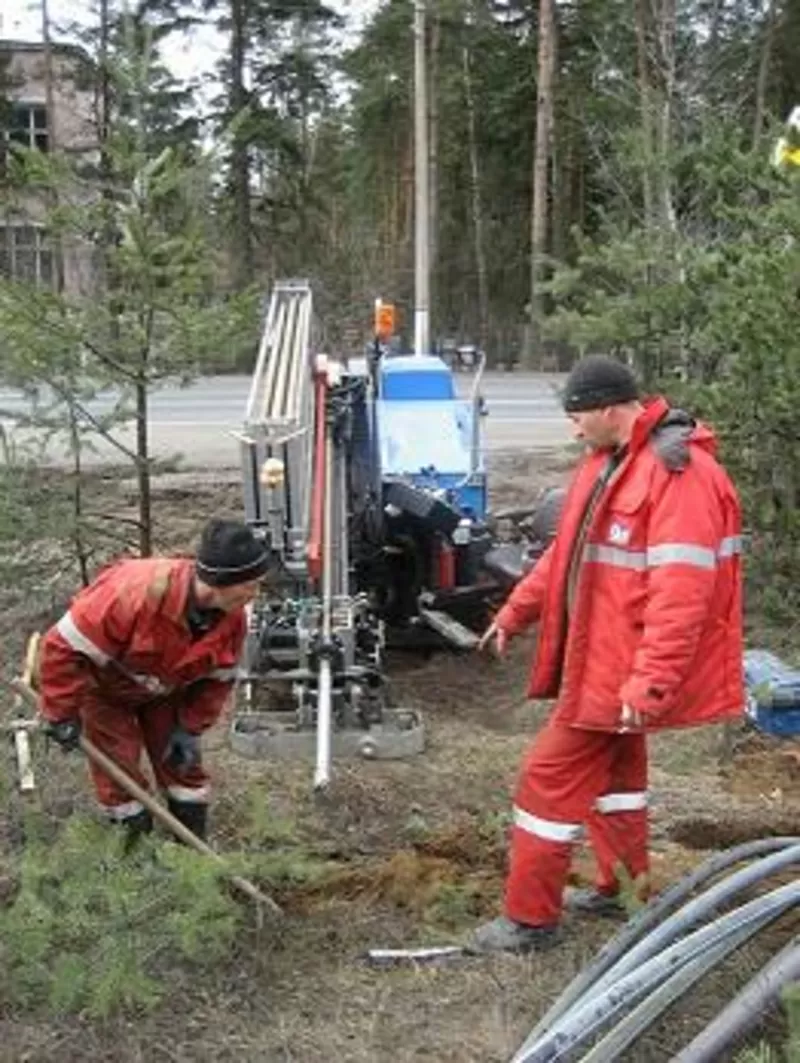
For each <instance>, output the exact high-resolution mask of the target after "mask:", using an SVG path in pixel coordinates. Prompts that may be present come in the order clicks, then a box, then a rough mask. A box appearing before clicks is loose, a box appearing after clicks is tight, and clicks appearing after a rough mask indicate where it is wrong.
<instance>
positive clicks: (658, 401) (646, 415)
mask: <svg viewBox="0 0 800 1063" xmlns="http://www.w3.org/2000/svg"><path fill="white" fill-rule="evenodd" d="M643 405H644V409H643V410H642V412H641V413H640V414H639V416H638V417H637V419H636V421H635V422H634V425H633V432H632V433H631V438H630V442H629V443H628V449H629V450H630V452H631V454H635V453H636V452H637V451H639V450H641V449H642V447H643V446H644V445H645V444H646V443H647V440H648V439H649V438H650V435H651V433H652V432H653V429H654V428H656V426H657V425H658V424H659V423H660V422H661V421H662V420H663V419H664V417H665V416H666V415H667V414H668V413H669V409H670V407H669V403H668V402H667V400H666V399H665V398H664V397H663V396H662V395H654V396H653V397H652V398H649V399H645V400H644V403H643Z"/></svg>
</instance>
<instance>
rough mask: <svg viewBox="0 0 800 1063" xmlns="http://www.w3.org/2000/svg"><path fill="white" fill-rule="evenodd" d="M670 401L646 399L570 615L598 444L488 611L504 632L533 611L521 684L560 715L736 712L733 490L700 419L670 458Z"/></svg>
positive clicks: (594, 521)
mask: <svg viewBox="0 0 800 1063" xmlns="http://www.w3.org/2000/svg"><path fill="white" fill-rule="evenodd" d="M667 411H668V407H667V404H666V402H665V401H664V400H663V399H654V400H652V401H651V402H649V403H648V404H647V405H646V406H645V409H644V412H643V413H642V415H641V416H640V418H639V419H638V421H637V422H636V425H635V428H634V432H633V436H632V438H631V440H630V444H629V447H628V451H627V453H626V455H625V457H624V458H623V459H622V461H621V464H620V465H619V468H618V469H617V471H616V472H615V473H614V475H613V476H612V477H611V479H610V482H609V485H608V486H607V487H606V489H605V491H604V492H603V493H602V495H601V496H600V499H599V501H598V504H597V506H596V508H595V510H594V513H593V516H592V518H591V521H590V523H589V526H588V530H587V532H586V536H585V540H584V547H583V550H582V556H581V557H580V559H579V560H578V559H576V560H577V563H578V568H577V572H576V576H575V578H574V579H573V597H572V602H571V603H570V610H569V612H568V609H567V584H568V578H569V572H570V559H571V557H572V554H573V548H574V545H575V540H576V538H577V537H578V535H579V532H580V526H581V520H582V517H583V515H584V513H585V511H586V506H587V502H588V500H589V498H590V496H591V493H592V488H593V486H594V484H595V483H596V481H597V478H598V476H599V475H600V474H601V472H602V470H603V468H604V467H605V465H606V462H607V461H608V457H609V454H608V452H595V453H592V454H590V455H589V456H588V457H587V458H586V459H585V460H584V461H583V462H582V464H581V465H580V466H579V468H578V470H577V472H576V474H575V477H574V479H573V481H572V483H571V485H570V488H569V490H568V493H567V497H566V499H565V502H564V508H563V511H562V514H561V519H560V523H559V527H558V532H557V535H556V538H555V540H554V542H553V543H552V544H551V546H550V547H549V549H548V550H547V551H546V552H545V554H544V555H543V556H542V557H541V558H540V560H539V562H538V563H537V565H536V566H535V567H534V568H533V569H532V570H531V572H529V573H528V574H527V575H526V576H525V577H523V579H522V580H520V582H519V583H518V584H517V586H516V587H515V588H514V590H513V591H512V592H511V595H510V596H509V598H508V599H507V601H506V602H505V604H504V605H503V608H502V609H501V610H500V612H499V613H498V616H497V623H498V625H499V626H500V627H502V628H504V629H505V630H506V631H507V632H508V633H509V634H516V633H519V632H521V631H523V630H524V629H525V628H526V627H528V626H529V625H530V624H532V623H535V622H536V621H541V625H540V631H539V639H538V645H537V651H536V656H535V659H534V663H533V670H532V674H531V679H530V686H529V691H528V692H529V694H530V696H531V697H538V698H547V697H555V696H556V695H557V698H558V700H557V704H556V709H555V716H554V718H555V719H556V720H557V721H559V722H561V723H564V724H571V725H574V726H576V727H584V728H589V729H599V730H616V729H618V727H619V722H620V711H621V707H622V705H623V704H627V705H630V706H631V707H632V708H634V709H635V710H637V711H638V712H639V713H641V714H642V716H643V718H644V721H645V726H646V727H647V728H664V727H686V726H694V725H699V724H705V723H710V722H713V721H717V720H723V719H727V718H732V717H737V716H740V715H741V713H742V711H743V706H744V691H743V672H742V592H741V564H740V561H741V556H740V555H741V516H740V507H739V501H738V497H737V494H736V491H735V489H734V487H733V485H732V484H731V481H730V480H729V478H728V476H727V474H726V473H725V471H724V469H723V468H722V467H721V466H720V465H719V464H717V462H716V460H715V458H714V453H715V449H716V448H715V441H714V438H713V436H712V434H711V432H710V431H709V430H708V429H707V428H704V427H702V426H698V427H695V428H694V429H693V430H692V434H691V436H690V438H689V444H688V446H689V456H690V460H689V464H688V466H687V467H686V468H685V469H684V470H683V471H670V469H669V468H667V466H666V465H665V464H664V462H663V461H662V460H661V458H660V457H659V455H658V453H657V452H656V451H655V449H654V447H653V445H652V440H651V432H652V431H653V430H654V428H656V426H657V425H658V422H659V421H661V420H662V418H663V417H664V415H665V414H666V413H667Z"/></svg>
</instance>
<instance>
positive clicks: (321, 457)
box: [308, 370, 328, 582]
mask: <svg viewBox="0 0 800 1063" xmlns="http://www.w3.org/2000/svg"><path fill="white" fill-rule="evenodd" d="M327 388H328V382H327V377H326V374H325V371H324V370H317V372H316V373H315V374H314V418H315V420H314V480H313V484H312V487H311V530H310V533H309V538H308V573H309V575H310V576H311V579H312V580H314V581H315V582H319V580H320V578H321V576H322V537H323V518H324V514H325V489H326V484H325V399H326V393H327Z"/></svg>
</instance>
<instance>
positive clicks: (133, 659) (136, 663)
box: [37, 520, 270, 843]
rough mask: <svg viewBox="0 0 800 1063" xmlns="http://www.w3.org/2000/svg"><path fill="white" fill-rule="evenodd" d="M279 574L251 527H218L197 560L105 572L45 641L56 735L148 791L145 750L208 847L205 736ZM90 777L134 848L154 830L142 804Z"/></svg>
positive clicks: (211, 528)
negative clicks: (264, 585)
mask: <svg viewBox="0 0 800 1063" xmlns="http://www.w3.org/2000/svg"><path fill="white" fill-rule="evenodd" d="M269 563H270V559H269V552H268V550H267V548H266V546H265V545H264V543H263V542H261V541H260V540H259V539H257V538H256V537H255V535H254V534H253V532H252V531H251V529H250V528H249V527H247V526H246V525H244V524H239V523H238V522H235V521H227V520H212V521H211V522H210V523H209V524H208V525H207V526H206V528H205V529H204V531H203V535H202V538H201V542H200V548H199V550H198V553H197V557H196V559H191V558H143V559H139V558H135V559H130V558H129V559H124V560H121V561H117V562H115V563H113V564H111V565H109V566H108V567H107V568H105V569H103V571H102V572H101V573H100V574H99V575H98V577H97V578H96V580H95V581H94V582H93V583H92V584H91V585H90V586H88V587H86V588H85V589H84V590H82V591H80V593H78V594H77V595H76V597H75V598H74V599H73V601H72V603H71V606H70V609H69V611H68V612H67V613H65V614H64V616H62V617H61V619H60V620H59V621H58V623H57V624H55V626H54V627H52V628H51V629H50V630H49V631H48V632H47V634H46V635H45V637H44V638H43V640H42V648H41V655H40V660H39V674H38V677H37V680H38V688H39V694H40V701H41V712H42V715H43V716H44V717H45V719H46V720H47V721H48V723H47V727H46V730H47V733H48V734H50V735H51V736H52V737H53V738H54V739H55V740H56V741H57V742H58V743H59V744H60V745H61V746H62V747H63V748H65V749H74V748H76V747H77V745H78V740H79V737H80V735H81V732H82V731H83V733H84V734H85V735H86V737H87V738H88V739H90V740H91V741H92V742H94V744H95V745H96V746H98V747H99V748H100V749H101V750H102V751H103V752H104V753H106V754H107V755H108V756H109V757H111V759H112V760H114V761H116V763H117V764H118V765H119V767H121V768H122V769H123V770H124V771H125V772H126V773H127V774H128V775H130V776H131V778H133V779H135V780H136V782H138V783H139V784H140V785H142V786H147V780H146V777H145V775H144V774H143V772H142V770H141V766H140V760H141V756H142V752H143V750H146V752H147V755H148V757H149V759H150V763H151V766H152V769H153V774H154V776H155V780H156V783H157V785H158V786H159V787H160V788H162V789H163V790H164V791H166V795H167V800H168V804H169V810H170V811H171V812H172V814H173V815H174V816H176V817H177V818H178V819H179V820H180V821H181V822H182V823H183V824H184V825H185V826H186V827H188V828H189V829H190V830H191V831H193V832H194V833H195V834H196V835H197V836H198V837H199V838H205V836H206V833H207V812H208V800H209V780H208V776H207V774H206V772H205V771H204V769H203V766H202V760H201V752H200V737H199V736H200V735H201V733H202V732H203V731H205V730H206V729H207V728H209V727H211V726H212V725H213V724H214V723H215V722H216V721H217V719H218V718H219V716H220V714H221V712H222V710H223V707H224V705H225V702H226V700H227V698H228V697H229V695H230V693H231V691H232V689H233V682H234V680H235V678H236V669H237V664H238V660H239V655H240V653H241V650H242V645H243V642H244V638H245V633H246V620H245V611H244V607H245V606H246V605H247V603H248V602H250V601H252V599H253V598H254V597H255V595H256V593H257V590H258V585H259V580H260V578H261V577H262V576H263V575H264V573H265V572H266V571H267V569H268V567H269ZM91 773H92V778H93V781H94V785H95V789H96V791H97V796H98V798H99V801H100V803H101V805H102V806H103V807H104V809H105V811H106V813H107V814H108V816H109V818H110V819H111V820H112V821H114V822H117V823H120V824H122V825H123V827H125V828H126V830H127V835H128V838H127V841H128V842H129V843H133V842H134V841H135V840H136V838H137V837H138V836H139V835H141V834H143V833H146V832H149V831H150V830H151V829H152V820H151V817H150V813H149V812H148V811H147V810H146V809H145V808H144V807H143V806H142V805H141V804H140V803H139V802H138V801H132V800H131V798H130V796H129V795H128V794H127V793H126V792H125V791H124V790H122V789H120V787H119V786H117V784H116V783H115V782H114V781H113V780H112V779H110V778H109V777H108V776H107V775H106V774H105V773H104V772H103V771H102V770H100V769H99V768H98V767H97V766H96V765H94V764H92V765H91Z"/></svg>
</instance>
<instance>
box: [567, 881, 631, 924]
mask: <svg viewBox="0 0 800 1063" xmlns="http://www.w3.org/2000/svg"><path fill="white" fill-rule="evenodd" d="M564 907H565V908H566V910H567V911H568V912H576V913H578V914H579V915H601V916H604V917H605V918H609V919H620V918H623V919H624V918H625V916H626V915H627V912H626V911H625V905H624V904H623V903H622V901H621V900H620V899H619V896H618V895H617V894H616V893H603V892H602V891H601V890H598V889H595V887H594V886H591V887H589V888H587V889H577V888H576V887H572V886H568V887H567V889H565V890H564Z"/></svg>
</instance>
